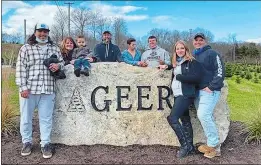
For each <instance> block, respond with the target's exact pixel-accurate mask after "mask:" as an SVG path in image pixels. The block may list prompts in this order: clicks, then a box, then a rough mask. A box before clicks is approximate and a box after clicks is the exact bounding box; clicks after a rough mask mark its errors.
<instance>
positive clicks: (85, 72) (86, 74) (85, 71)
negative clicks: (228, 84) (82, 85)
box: [82, 68, 90, 76]
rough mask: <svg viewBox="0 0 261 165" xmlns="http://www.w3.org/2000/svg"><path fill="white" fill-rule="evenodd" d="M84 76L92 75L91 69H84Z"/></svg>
mask: <svg viewBox="0 0 261 165" xmlns="http://www.w3.org/2000/svg"><path fill="white" fill-rule="evenodd" d="M82 74H84V75H85V76H89V75H90V74H89V69H88V68H85V69H83V71H82Z"/></svg>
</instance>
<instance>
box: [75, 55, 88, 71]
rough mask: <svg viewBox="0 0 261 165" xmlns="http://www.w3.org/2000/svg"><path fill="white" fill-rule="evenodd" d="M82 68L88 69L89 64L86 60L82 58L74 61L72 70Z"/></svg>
mask: <svg viewBox="0 0 261 165" xmlns="http://www.w3.org/2000/svg"><path fill="white" fill-rule="evenodd" d="M82 66H83V68H84V69H90V68H91V64H90V62H89V61H88V59H86V58H84V57H79V58H77V59H76V60H75V61H74V69H81V68H82Z"/></svg>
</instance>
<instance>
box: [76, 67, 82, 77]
mask: <svg viewBox="0 0 261 165" xmlns="http://www.w3.org/2000/svg"><path fill="white" fill-rule="evenodd" d="M74 74H75V76H76V77H80V74H81V69H75V70H74Z"/></svg>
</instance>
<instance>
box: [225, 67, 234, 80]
mask: <svg viewBox="0 0 261 165" xmlns="http://www.w3.org/2000/svg"><path fill="white" fill-rule="evenodd" d="M232 76H233V71H232V65H230V64H226V77H232Z"/></svg>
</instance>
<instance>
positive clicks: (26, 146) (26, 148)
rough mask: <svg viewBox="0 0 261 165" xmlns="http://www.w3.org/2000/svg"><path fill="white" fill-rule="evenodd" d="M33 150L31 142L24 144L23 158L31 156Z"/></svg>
mask: <svg viewBox="0 0 261 165" xmlns="http://www.w3.org/2000/svg"><path fill="white" fill-rule="evenodd" d="M32 148H33V145H32V143H30V142H26V143H24V144H23V148H22V151H21V155H22V156H28V155H30V154H31V152H32Z"/></svg>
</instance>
